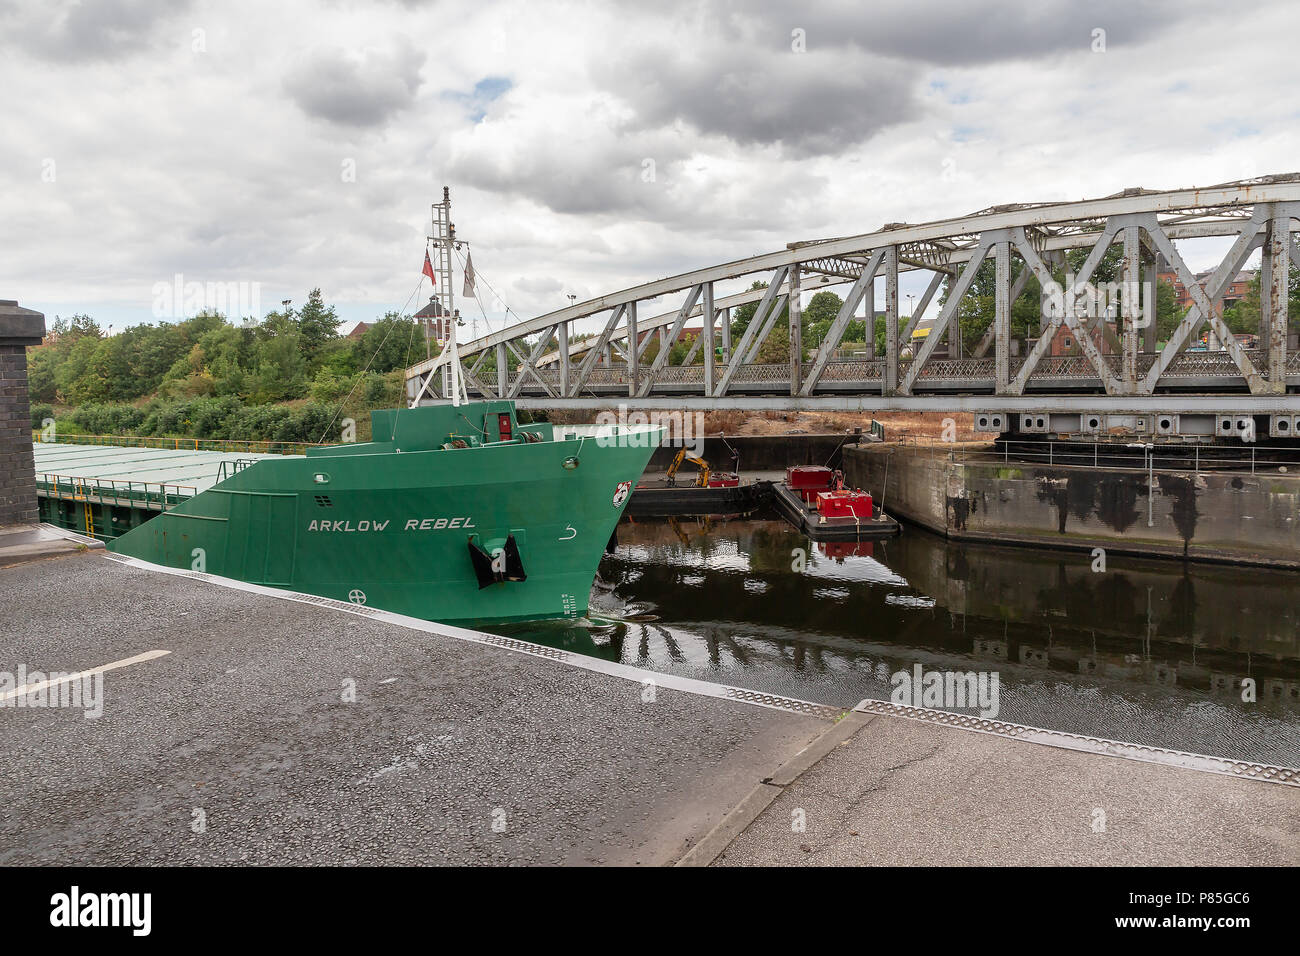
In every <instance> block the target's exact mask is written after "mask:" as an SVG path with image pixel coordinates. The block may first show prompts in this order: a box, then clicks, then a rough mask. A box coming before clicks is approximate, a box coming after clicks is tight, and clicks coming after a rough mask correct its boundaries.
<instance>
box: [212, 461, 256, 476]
mask: <svg viewBox="0 0 1300 956" xmlns="http://www.w3.org/2000/svg"><path fill="white" fill-rule="evenodd" d="M257 461H258V460H257V459H256V458H234V459H230V458H224V459H222V461H221V464H220V466H219V467H218V468H217V481H218V482H221V481H225V480H226V479H227V478H231V477H234V476H235V475H237V474H239V473H240V472H241V471H243V470H244V469H245V468H247V467H248V466H249V465H256V464H257Z"/></svg>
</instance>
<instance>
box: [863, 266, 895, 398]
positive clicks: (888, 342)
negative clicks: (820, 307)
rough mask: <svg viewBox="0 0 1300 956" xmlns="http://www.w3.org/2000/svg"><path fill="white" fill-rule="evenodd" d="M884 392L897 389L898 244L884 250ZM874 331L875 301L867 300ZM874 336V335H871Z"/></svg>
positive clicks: (888, 392)
mask: <svg viewBox="0 0 1300 956" xmlns="http://www.w3.org/2000/svg"><path fill="white" fill-rule="evenodd" d="M884 266H885V394H886V395H893V394H895V393H896V392H897V391H898V246H890V247H889V248H887V249H886V250H885V258H884ZM867 311H868V312H869V313H870V315H871V325H872V327H873V328H872V331H873V332H874V331H875V328H874V326H875V324H876V321H875V302H874V301H868V302H867ZM873 337H874V336H873Z"/></svg>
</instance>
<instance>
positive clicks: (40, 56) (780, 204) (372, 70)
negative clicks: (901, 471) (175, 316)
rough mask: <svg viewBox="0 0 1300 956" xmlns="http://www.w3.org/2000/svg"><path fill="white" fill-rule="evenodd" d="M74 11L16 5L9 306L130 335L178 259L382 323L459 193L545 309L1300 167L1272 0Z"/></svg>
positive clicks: (486, 239) (180, 266) (459, 204)
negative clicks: (884, 228) (752, 260)
mask: <svg viewBox="0 0 1300 956" xmlns="http://www.w3.org/2000/svg"><path fill="white" fill-rule="evenodd" d="M90 7H91V5H89V4H86V5H77V4H71V3H69V4H64V5H62V6H60V7H56V8H54V9H53V11H49V10H47V9H46V8H43V7H39V6H35V5H23V6H22V7H19V6H17V5H15V4H5V3H4V2H3V0H0V52H2V53H3V55H2V56H0V84H2V88H3V89H5V90H6V93H7V98H6V136H5V137H4V138H3V139H2V140H0V187H3V188H0V216H2V217H3V220H4V222H5V224H6V235H7V236H8V237H9V238H10V242H9V244H8V248H7V249H6V256H5V267H6V268H5V279H6V283H5V287H4V289H3V290H0V292H3V294H4V295H6V296H8V297H16V298H18V299H19V300H20V301H22V302H23V303H24V304H29V305H34V306H35V307H38V308H45V309H46V310H47V311H50V312H56V311H58V312H63V313H64V314H67V313H69V312H72V311H86V312H90V313H92V314H103V315H108V316H115V317H117V320H118V321H119V327H120V324H125V323H126V322H128V321H148V320H149V318H150V315H149V306H150V301H151V298H150V294H149V293H150V289H151V287H152V285H153V283H155V282H158V281H160V280H168V281H170V279H171V277H172V275H173V274H175V273H177V272H180V273H183V274H185V275H186V277H187V278H193V279H197V280H200V281H203V280H209V281H251V282H260V283H261V284H262V289H263V292H262V301H263V303H264V304H265V305H267V307H269V305H270V304H278V302H279V300H280V299H281V298H289V297H292V298H295V299H298V300H300V299H301V298H302V297H303V295H304V294H305V292H306V291H307V290H308V289H310V288H311V287H313V286H316V285H319V286H321V287H322V289H323V291H324V293H325V295H326V297H327V298H328V299H330V300H331V301H334V302H336V303H338V304H339V306H340V309H341V311H342V313H343V314H344V315H346V316H348V317H349V318H371V317H373V316H375V315H377V314H382V312H383V311H385V310H386V309H388V308H394V307H398V306H400V305H401V304H402V303H403V302H405V301H406V300H407V299H408V297H409V296H410V294H411V291H412V289H413V288H414V287H415V283H416V280H417V279H418V277H419V267H420V263H421V261H422V259H423V237H424V235H425V234H426V232H427V229H428V222H427V220H428V213H429V203H431V202H433V201H435V200H436V199H438V198H440V195H441V187H442V186H443V185H444V184H447V185H449V186H451V187H452V190H453V199H454V202H455V213H456V215H455V218H456V222H457V225H458V229H459V233H460V235H461V236H462V237H463V238H465V239H468V240H469V241H470V242H471V243H472V246H473V249H474V262H475V266H476V267H477V269H478V270H479V273H480V276H481V277H482V278H483V279H484V280H486V282H488V283H491V285H492V287H493V288H495V289H496V290H497V291H498V292H500V293H502V294H504V295H505V296H506V298H507V300H508V301H509V304H510V305H511V307H512V308H513V309H514V311H515V312H516V313H518V314H520V315H529V314H533V313H535V312H537V311H544V310H547V309H551V308H554V307H556V306H557V305H561V304H563V302H564V300H563V296H564V295H565V294H568V293H573V294H577V295H581V296H584V297H585V296H589V295H597V294H600V293H603V292H609V291H613V290H616V289H618V288H621V287H623V286H626V285H629V284H633V283H635V282H640V281H645V280H649V279H653V278H657V277H660V276H663V275H670V274H673V273H676V272H680V271H683V270H685V269H688V268H692V267H697V266H702V265H708V264H711V263H714V262H720V261H725V260H730V259H735V258H740V257H743V256H746V255H750V254H754V253H760V252H766V251H770V250H772V249H777V248H781V247H783V246H784V245H785V243H787V242H790V241H794V240H807V239H816V238H822V237H825V236H831V235H849V234H853V233H856V232H863V231H868V230H871V229H875V228H877V227H879V226H880V225H882V224H883V223H885V222H897V221H910V222H920V221H925V220H928V219H935V218H942V217H948V216H955V215H960V214H963V213H967V212H970V211H973V210H976V209H980V208H984V207H987V206H989V205H993V204H996V203H1006V202H1020V201H1036V200H1051V199H1075V198H1083V197H1088V196H1099V195H1106V194H1109V193H1112V192H1115V191H1117V190H1119V189H1121V188H1123V187H1126V186H1145V187H1148V188H1171V187H1176V186H1186V185H1205V184H1211V183H1216V182H1221V181H1224V180H1229V179H1235V178H1240V177H1244V176H1250V175H1255V174H1262V173H1268V172H1281V171H1287V170H1289V169H1292V168H1295V167H1296V166H1297V165H1298V164H1297V163H1296V160H1295V157H1296V156H1297V155H1300V124H1298V123H1297V118H1300V102H1298V101H1297V96H1296V94H1295V92H1294V85H1293V84H1291V83H1290V82H1289V77H1288V76H1286V75H1284V74H1283V70H1284V68H1285V65H1286V64H1289V63H1290V59H1291V56H1292V52H1291V49H1290V47H1291V45H1292V44H1293V38H1294V36H1295V35H1296V33H1297V28H1298V27H1300V13H1298V12H1297V11H1296V9H1295V8H1294V7H1293V6H1291V5H1289V4H1286V3H1282V2H1275V3H1267V4H1260V5H1258V6H1256V7H1255V8H1252V11H1251V14H1250V16H1249V17H1247V18H1243V17H1242V16H1241V15H1240V14H1239V13H1238V12H1235V11H1233V10H1231V9H1227V8H1219V7H1215V6H1208V5H1204V4H1195V5H1188V4H1173V3H1171V4H1156V3H1149V4H1136V5H1135V4H1119V3H1114V4H1105V5H1102V6H1101V7H1100V8H1098V7H1095V6H1093V7H1090V8H1088V9H1087V11H1086V12H1083V13H1081V12H1079V9H1078V5H1077V4H1066V3H1052V4H1046V5H1044V4H1037V5H1027V6H1026V7H1025V10H1024V12H1023V14H1022V15H1014V16H1013V15H1009V14H1008V13H1007V8H1006V6H1005V5H1003V4H992V3H975V2H972V3H968V4H964V5H962V6H961V8H960V9H959V10H958V11H956V12H955V13H954V12H949V11H948V9H947V8H946V7H941V6H940V5H937V4H934V3H931V2H929V0H912V2H907V3H887V4H872V5H871V6H870V7H865V6H863V5H861V4H852V5H848V4H842V5H838V6H836V5H834V4H832V5H830V6H828V7H822V6H819V7H818V9H817V11H811V10H809V9H807V8H805V7H803V6H802V5H792V6H790V7H788V8H786V7H782V6H779V5H774V4H761V5H760V4H741V3H738V2H736V3H733V2H720V0H719V2H709V3H705V4H703V5H701V4H697V3H689V2H685V0H683V2H681V3H677V4H674V3H666V4H663V5H656V6H655V7H646V6H644V5H640V4H627V3H624V4H617V5H596V6H593V5H587V4H578V3H572V4H570V3H556V4H546V5H542V4H537V3H524V2H522V0H506V2H501V3H492V4H470V3H440V4H419V3H391V4H382V3H381V4H378V5H373V4H365V5H362V4H352V3H344V2H310V0H290V2H287V3H285V4H275V5H268V4H263V3H260V2H253V0H235V2H233V3H229V4H222V5H220V6H216V5H212V6H208V5H203V4H198V5H194V4H191V5H189V6H181V7H178V8H156V7H155V6H153V5H144V4H137V3H132V2H129V0H113V2H110V3H106V4H99V5H94V9H93V10H91V9H90ZM158 9H162V10H163V11H164V12H163V13H159V12H157V10H158ZM796 28H798V29H802V30H804V31H805V32H806V38H807V52H804V53H796V52H794V50H792V48H791V30H793V29H796ZM1095 28H1102V29H1105V30H1106V31H1107V34H1106V36H1107V44H1106V52H1104V53H1094V52H1093V50H1092V30H1093V29H1095ZM196 30H200V31H202V36H203V39H204V43H203V46H204V47H205V49H204V50H202V51H197V52H196V51H195V49H194V45H195V44H194V36H195V32H194V31H196ZM1268 64H1278V65H1279V66H1278V70H1277V71H1276V72H1275V73H1272V74H1270V73H1269V71H1268V70H1267V65H1268ZM1275 81H1276V82H1275ZM48 161H52V162H53V163H54V167H53V168H54V170H55V176H54V181H53V182H47V181H43V178H42V174H43V172H44V171H45V170H46V168H47V162H48ZM647 161H651V162H652V163H653V166H647ZM349 168H351V169H352V170H354V172H355V176H354V177H353V179H354V181H349V179H348V176H347V175H346V171H347V170H348V169H349ZM648 170H652V171H653V176H647V171H648ZM47 178H48V177H47ZM542 280H545V281H542ZM551 283H554V285H552V284H551ZM416 304H418V303H416ZM671 306H672V303H668V302H665V303H664V308H665V309H667V308H671ZM468 311H473V312H476V311H477V310H476V309H470V310H468Z"/></svg>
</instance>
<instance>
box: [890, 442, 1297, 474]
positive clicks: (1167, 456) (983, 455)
mask: <svg viewBox="0 0 1300 956" xmlns="http://www.w3.org/2000/svg"><path fill="white" fill-rule="evenodd" d="M1159 437H1162V436H1157V440H1155V441H1153V440H1152V436H1150V435H1135V436H1115V437H1106V436H1095V437H1090V436H1087V435H1081V436H1079V437H1078V438H1076V439H1074V440H1056V439H1033V438H1025V437H1023V436H1022V437H1017V438H1012V439H1009V440H1008V439H1005V438H1004V439H999V440H997V441H995V442H994V441H990V442H988V443H986V444H984V445H983V446H982V447H970V446H969V445H963V446H962V447H960V448H957V447H954V443H952V442H945V441H942V440H940V439H937V438H928V437H924V436H916V435H903V436H899V438H898V439H897V441H898V443H899V444H903V445H916V446H918V447H923V448H930V449H932V450H934V451H935V452H936V453H947V454H951V455H953V456H960V459H961V461H963V462H970V463H978V462H997V463H1000V464H1009V465H1015V464H1038V465H1047V466H1049V467H1054V466H1068V465H1075V466H1083V467H1090V468H1105V469H1109V470H1124V469H1132V470H1135V471H1143V472H1144V471H1146V470H1147V469H1148V461H1147V456H1148V455H1149V456H1150V463H1149V467H1150V469H1151V470H1152V471H1154V472H1174V473H1187V472H1191V473H1194V474H1202V473H1207V472H1209V473H1220V472H1227V473H1249V474H1252V475H1258V474H1270V475H1287V474H1292V475H1294V474H1300V448H1296V447H1294V446H1286V445H1256V444H1250V443H1243V444H1241V445H1217V444H1213V443H1212V438H1211V437H1210V436H1206V437H1205V440H1204V441H1199V442H1197V441H1192V442H1188V441H1177V440H1173V441H1163V440H1158V439H1159Z"/></svg>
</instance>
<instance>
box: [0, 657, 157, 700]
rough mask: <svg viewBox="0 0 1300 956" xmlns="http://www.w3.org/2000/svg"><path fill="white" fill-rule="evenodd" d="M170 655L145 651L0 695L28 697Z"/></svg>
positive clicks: (2, 698) (5, 697)
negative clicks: (57, 686)
mask: <svg viewBox="0 0 1300 956" xmlns="http://www.w3.org/2000/svg"><path fill="white" fill-rule="evenodd" d="M170 653H171V651H145V652H144V653H143V654H137V655H135V657H127V658H124V659H122V660H120V661H113V663H111V664H103V665H101V666H99V667H92V668H90V669H89V670H84V671H77V673H75V674H66V675H64V676H63V677H60V678H59V679H58V680H43V681H40V682H38V683H35V684H24V685H23V686H22V687H18V688H15V689H14V690H8V691H5V692H4V693H3V694H0V700H9V699H10V698H13V697H26V696H27V695H28V694H34V693H36V692H37V691H38V690H44V689H45V688H46V687H54V686H56V685H58V684H66V683H68V682H69V681H74V680H81V679H82V678H83V677H90V676H91V675H92V674H102V673H104V672H105V671H112V670H117V669H118V668H119V667H130V666H131V665H132V664H143V663H144V662H145V661H151V660H154V659H155V658H158V657H163V656H164V655H167V654H170Z"/></svg>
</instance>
